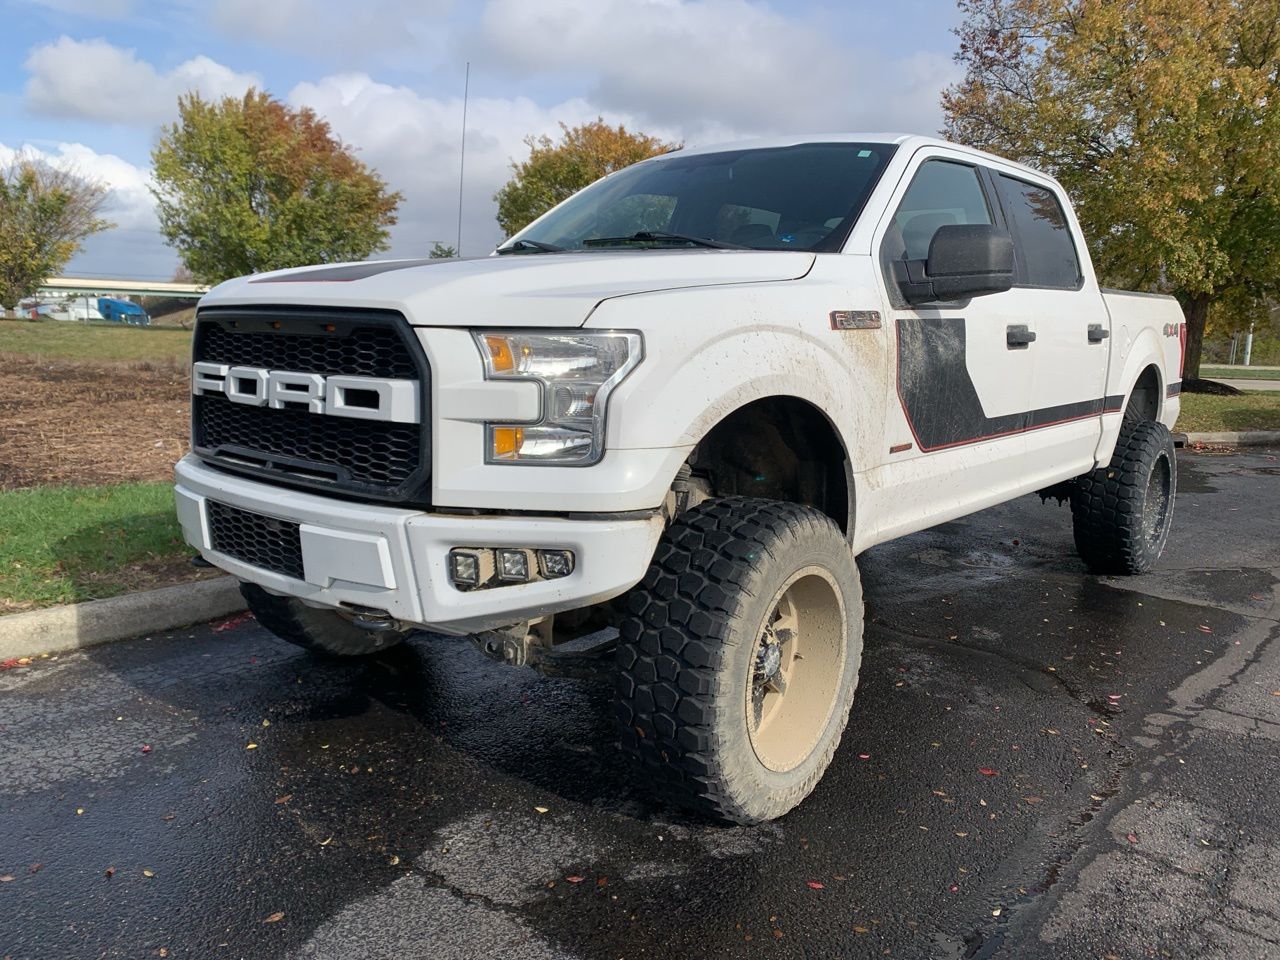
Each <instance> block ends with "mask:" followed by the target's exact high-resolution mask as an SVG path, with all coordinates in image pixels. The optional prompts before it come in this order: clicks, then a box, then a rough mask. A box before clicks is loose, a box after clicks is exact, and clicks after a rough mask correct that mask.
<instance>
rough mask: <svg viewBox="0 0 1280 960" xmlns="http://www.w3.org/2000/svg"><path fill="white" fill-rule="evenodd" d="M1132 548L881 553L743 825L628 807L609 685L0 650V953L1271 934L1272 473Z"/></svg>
mask: <svg viewBox="0 0 1280 960" xmlns="http://www.w3.org/2000/svg"><path fill="white" fill-rule="evenodd" d="M1179 477H1180V485H1181V490H1180V496H1179V500H1178V507H1177V516H1176V518H1175V527H1174V533H1173V536H1172V538H1171V540H1170V543H1169V547H1168V549H1167V550H1166V552H1165V556H1164V558H1163V560H1162V562H1161V564H1160V566H1159V568H1158V570H1157V571H1156V572H1154V573H1152V574H1149V575H1147V576H1143V577H1139V578H1134V579H1129V580H1113V579H1108V578H1098V577H1093V576H1090V575H1087V574H1086V573H1085V572H1084V571H1083V568H1082V567H1081V566H1080V564H1079V562H1078V561H1077V560H1076V559H1075V557H1074V553H1073V550H1072V547H1071V535H1070V518H1069V514H1068V511H1067V510H1066V508H1065V507H1057V506H1055V505H1053V504H1052V503H1050V504H1049V505H1048V506H1042V505H1041V504H1040V502H1039V500H1038V499H1037V498H1024V499H1022V500H1019V501H1017V502H1015V503H1012V504H1007V505H1004V506H1001V507H999V508H996V509H992V510H988V511H985V512H983V513H981V514H978V515H975V516H973V517H969V518H967V519H964V520H961V521H958V522H955V523H950V524H947V525H945V526H944V527H940V528H938V529H936V530H932V531H928V532H925V533H922V534H918V535H916V536H912V537H909V538H906V539H903V540H901V541H898V542H896V543H893V544H888V545H886V546H883V547H879V548H876V549H874V550H872V551H870V552H869V553H868V554H866V555H865V556H864V557H863V558H862V559H861V567H862V571H863V578H864V583H865V587H866V596H867V604H868V610H867V614H868V621H869V623H868V631H867V638H866V658H865V660H864V665H863V674H862V685H861V688H860V690H859V693H858V697H857V699H856V701H855V704H854V709H853V714H852V718H851V720H850V723H849V727H848V730H847V732H846V734H845V737H844V741H843V744H842V746H841V748H840V750H839V752H838V753H837V755H836V759H835V762H834V763H833V765H832V767H831V769H830V771H829V772H828V773H827V776H826V778H825V779H824V780H823V781H822V783H821V784H820V785H819V787H818V789H817V791H816V792H815V794H814V795H813V796H812V797H811V798H810V799H809V800H808V801H807V802H806V803H804V804H803V805H802V806H801V807H800V808H799V809H798V810H796V811H795V812H793V813H792V814H790V815H789V816H787V817H786V818H784V819H783V820H781V821H779V822H777V823H774V824H770V825H767V826H763V827H757V828H750V829H746V828H734V829H726V828H723V827H713V826H708V825H705V824H702V823H699V822H696V821H692V820H689V819H687V818H685V817H683V816H681V815H679V814H677V813H674V812H672V811H670V810H668V809H665V808H664V807H662V806H661V805H659V804H656V803H654V802H652V801H651V800H649V799H648V797H647V796H646V794H645V793H644V791H643V789H641V788H639V787H637V786H636V785H634V784H633V783H632V781H631V779H630V777H629V771H628V768H627V766H626V764H625V763H623V762H622V760H621V759H620V758H619V757H618V756H617V755H616V754H615V752H614V749H613V746H612V730H611V726H610V708H609V676H608V672H607V671H601V673H600V675H599V676H598V677H596V678H594V679H585V680H570V679H546V678H542V677H539V676H538V675H537V674H534V673H532V672H531V671H526V670H521V669H516V668H510V667H504V666H501V665H499V664H496V663H492V662H490V661H488V660H486V659H484V658H483V657H482V656H480V654H479V653H478V652H476V651H475V650H474V649H473V648H472V647H471V646H470V644H468V643H466V642H464V641H456V640H448V639H444V638H435V637H423V638H421V639H417V640H415V641H413V642H412V643H411V644H410V645H408V646H407V647H405V648H401V649H399V650H396V651H392V652H389V653H388V654H385V655H382V656H381V657H379V658H377V659H375V660H372V661H366V662H362V663H350V662H344V663H333V662H318V661H315V660H312V659H310V658H308V657H307V656H306V655H304V654H303V653H301V652H299V651H296V650H295V649H294V648H292V647H290V646H289V645H288V644H285V643H283V642H281V641H278V640H276V639H274V638H273V637H271V636H270V635H268V634H267V633H266V632H265V631H263V630H262V629H261V628H260V627H258V626H257V625H256V624H255V623H253V622H252V621H247V622H241V623H232V624H230V625H218V628H217V629H215V628H213V627H200V628H193V629H189V630H185V631H179V632H176V633H174V634H171V635H167V636H158V637H149V638H140V639H137V640H134V641H130V642H127V643H121V644H116V645H112V646H108V647H103V648H98V649H95V650H92V651H88V652H86V653H83V654H75V655H69V656H62V657H58V658H56V659H54V658H49V659H45V660H39V661H36V662H35V663H34V664H33V665H31V666H29V667H19V668H15V669H10V670H7V671H4V672H0V744H2V745H3V751H2V752H0V769H2V770H3V774H4V775H3V777H0V957H10V958H12V960H28V958H36V957H39V958H81V957H86V958H88V957H131V958H132V957H139V958H144V957H165V956H167V957H173V958H185V957H201V958H203V957H214V958H221V957H227V958H236V957H247V958H277V957H280V958H293V957H298V958H308V957H316V958H335V960H336V958H343V960H347V958H351V960H355V958H374V957H378V958H381V957H386V958H392V957H394V958H419V957H420V958H432V960H435V958H440V960H445V958H470V957H484V958H508V957H510V958H550V957H557V958H601V960H605V958H609V960H613V958H619V957H622V958H640V957H645V958H668V957H669V958H703V957H708V958H710V957H715V958H720V957H725V958H728V957H751V958H754V957H803V958H814V957H878V956H896V957H921V958H924V957H929V958H934V957H941V958H953V957H954V958H959V957H982V958H985V957H1016V958H1024V957H1062V958H1067V957H1070V958H1076V957H1095V958H1099V960H1103V958H1109V957H1114V958H1129V957H1166V956H1168V957H1175V956H1176V957H1189V956H1195V957H1222V958H1228V957H1229V958H1233V960H1238V958H1250V957H1280V791H1277V790H1276V789H1275V786H1274V785H1275V783H1276V781H1277V779H1280V645H1278V644H1277V643H1276V642H1275V641H1276V638H1277V636H1278V635H1280V627H1278V624H1277V617H1280V602H1278V589H1277V583H1278V581H1280V482H1278V479H1280V463H1277V461H1276V459H1275V457H1274V456H1273V455H1271V454H1270V453H1268V452H1252V453H1247V454H1240V455H1227V456H1216V455H1210V454H1184V456H1183V458H1182V463H1181V466H1180V472H1179Z"/></svg>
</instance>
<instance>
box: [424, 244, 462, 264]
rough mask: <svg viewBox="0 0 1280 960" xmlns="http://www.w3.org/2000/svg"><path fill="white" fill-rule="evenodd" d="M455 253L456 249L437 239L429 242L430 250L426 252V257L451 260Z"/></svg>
mask: <svg viewBox="0 0 1280 960" xmlns="http://www.w3.org/2000/svg"><path fill="white" fill-rule="evenodd" d="M457 255H458V251H457V250H455V249H454V248H453V247H451V246H449V245H448V244H446V243H441V242H440V241H439V240H437V241H435V242H434V243H432V244H431V251H430V252H429V253H428V254H427V257H428V258H429V259H431V260H452V259H453V258H454V257H456V256H457Z"/></svg>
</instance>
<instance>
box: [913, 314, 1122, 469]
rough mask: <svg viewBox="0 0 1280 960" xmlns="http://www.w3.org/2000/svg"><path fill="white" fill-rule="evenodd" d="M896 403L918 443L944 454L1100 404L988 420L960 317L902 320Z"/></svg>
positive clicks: (1086, 413)
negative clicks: (968, 363) (969, 361)
mask: <svg viewBox="0 0 1280 960" xmlns="http://www.w3.org/2000/svg"><path fill="white" fill-rule="evenodd" d="M897 333H898V400H899V402H901V404H902V412H903V413H904V414H906V417H907V423H908V425H909V426H910V427H911V433H912V435H913V436H914V437H915V439H916V445H917V446H918V447H919V448H920V449H921V450H923V451H925V452H928V451H931V450H944V449H946V448H947V447H958V446H962V445H964V444H967V443H977V442H978V441H980V440H990V439H992V438H994V437H1002V436H1007V435H1010V434H1015V433H1023V432H1025V431H1027V430H1036V429H1039V428H1041V427H1049V426H1053V425H1054V424H1057V423H1066V422H1069V421H1071V420H1081V419H1083V418H1085V417H1096V416H1098V415H1099V414H1100V413H1102V412H1103V404H1104V400H1103V398H1102V397H1099V398H1097V399H1095V400H1082V401H1079V402H1077V403H1064V404H1058V405H1057V406H1052V407H1041V408H1039V409H1037V410H1026V411H1022V412H1020V413H1008V414H1004V415H1002V416H999V417H989V416H987V415H986V413H985V411H983V409H982V400H981V399H980V398H979V397H978V390H977V388H976V387H975V386H974V385H973V378H972V377H970V376H969V369H968V367H967V366H966V365H965V346H966V340H965V321H964V318H963V317H901V318H899V319H898V324H897Z"/></svg>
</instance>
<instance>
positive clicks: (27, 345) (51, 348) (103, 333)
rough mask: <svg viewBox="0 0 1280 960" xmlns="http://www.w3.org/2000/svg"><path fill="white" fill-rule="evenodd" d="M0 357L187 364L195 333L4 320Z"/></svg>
mask: <svg viewBox="0 0 1280 960" xmlns="http://www.w3.org/2000/svg"><path fill="white" fill-rule="evenodd" d="M0 353H21V354H28V355H39V356H42V357H61V358H64V359H68V360H135V361H137V360H148V361H181V362H185V361H186V359H187V357H188V356H190V354H191V333H190V331H188V330H175V329H162V328H155V327H127V326H122V325H116V324H111V325H102V324H85V323H65V322H59V321H57V320H0Z"/></svg>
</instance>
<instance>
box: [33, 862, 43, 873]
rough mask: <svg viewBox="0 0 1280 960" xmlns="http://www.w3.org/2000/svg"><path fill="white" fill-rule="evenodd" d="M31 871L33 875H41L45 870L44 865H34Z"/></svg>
mask: <svg viewBox="0 0 1280 960" xmlns="http://www.w3.org/2000/svg"><path fill="white" fill-rule="evenodd" d="M30 869H31V872H32V873H39V872H40V871H41V870H43V869H44V864H43V863H33V864H32V865H31V868H30Z"/></svg>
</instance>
